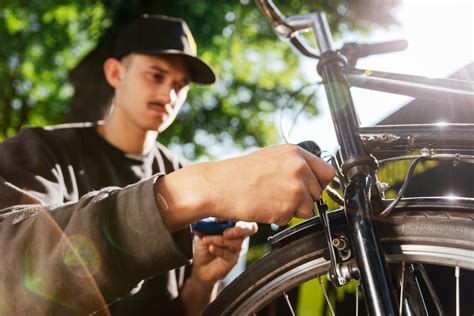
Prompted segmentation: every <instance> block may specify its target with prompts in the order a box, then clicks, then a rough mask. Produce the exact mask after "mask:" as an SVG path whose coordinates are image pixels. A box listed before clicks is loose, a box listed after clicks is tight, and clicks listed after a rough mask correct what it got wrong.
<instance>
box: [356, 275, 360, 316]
mask: <svg viewBox="0 0 474 316" xmlns="http://www.w3.org/2000/svg"><path fill="white" fill-rule="evenodd" d="M359 285H360V281H358V282H357V283H356V316H359Z"/></svg>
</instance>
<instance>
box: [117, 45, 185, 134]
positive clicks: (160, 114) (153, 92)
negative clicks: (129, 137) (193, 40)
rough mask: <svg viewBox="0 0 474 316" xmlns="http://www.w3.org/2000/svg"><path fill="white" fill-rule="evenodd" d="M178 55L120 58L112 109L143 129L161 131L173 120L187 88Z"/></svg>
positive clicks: (183, 70) (182, 64)
mask: <svg viewBox="0 0 474 316" xmlns="http://www.w3.org/2000/svg"><path fill="white" fill-rule="evenodd" d="M188 83H189V72H188V70H187V68H186V65H185V63H184V61H183V59H182V58H181V57H180V56H173V55H166V56H160V57H155V56H149V55H139V54H131V55H129V56H127V57H126V58H124V59H122V61H121V79H120V82H119V83H118V85H117V86H116V87H115V107H116V109H115V111H119V112H121V113H120V115H121V116H122V118H123V119H125V120H127V121H128V122H130V123H132V124H133V125H134V126H136V127H138V128H139V129H141V130H143V131H159V132H161V131H164V130H165V129H166V128H167V127H168V126H170V125H171V123H173V121H174V119H175V118H176V115H177V114H178V112H179V110H180V109H181V106H182V105H183V103H184V101H185V99H186V96H187V93H188V90H189V86H188Z"/></svg>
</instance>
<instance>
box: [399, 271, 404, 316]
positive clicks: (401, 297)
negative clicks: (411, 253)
mask: <svg viewBox="0 0 474 316" xmlns="http://www.w3.org/2000/svg"><path fill="white" fill-rule="evenodd" d="M401 274H402V275H401V278H400V305H399V311H398V314H399V315H400V316H402V312H403V291H404V290H405V262H402V272H401Z"/></svg>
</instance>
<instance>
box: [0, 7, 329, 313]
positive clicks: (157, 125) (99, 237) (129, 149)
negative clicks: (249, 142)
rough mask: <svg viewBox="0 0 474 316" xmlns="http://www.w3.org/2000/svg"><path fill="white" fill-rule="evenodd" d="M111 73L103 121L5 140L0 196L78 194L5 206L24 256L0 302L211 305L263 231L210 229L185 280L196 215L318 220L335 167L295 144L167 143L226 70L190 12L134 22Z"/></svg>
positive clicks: (10, 236)
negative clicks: (188, 152)
mask: <svg viewBox="0 0 474 316" xmlns="http://www.w3.org/2000/svg"><path fill="white" fill-rule="evenodd" d="M154 39H155V40H154ZM104 72H105V75H106V78H107V81H108V82H109V83H110V84H111V85H112V87H113V88H114V89H115V98H114V101H113V105H112V109H111V113H110V115H109V116H108V117H107V118H106V119H105V121H104V122H103V123H101V124H99V125H95V124H80V125H74V126H71V125H69V126H62V127H53V128H43V129H41V128H36V129H27V130H24V131H22V132H21V133H19V135H17V136H16V137H14V138H12V139H10V140H8V141H6V142H5V143H3V144H2V145H1V147H0V175H1V177H3V178H4V180H3V181H0V206H2V207H6V206H12V205H16V204H23V203H32V202H36V203H39V204H43V205H45V204H61V203H65V202H73V203H67V204H65V205H60V206H59V207H45V206H40V207H26V208H25V207H16V206H14V207H13V208H10V209H8V210H6V211H4V212H3V213H2V218H3V221H2V222H1V224H2V229H1V231H0V237H1V239H0V251H1V253H2V254H8V257H2V258H1V259H0V262H1V263H11V265H8V264H3V265H2V266H4V267H5V266H8V267H9V268H6V269H1V270H0V293H4V294H0V312H2V308H3V309H4V312H5V313H7V314H8V313H26V312H28V313H31V312H32V311H36V312H39V313H48V314H49V313H70V312H76V313H90V312H92V311H95V310H98V309H100V308H102V307H103V306H104V305H106V304H112V305H111V307H110V308H111V311H112V312H113V313H114V314H128V313H131V312H135V313H137V312H138V313H142V314H144V313H155V314H156V313H162V314H163V313H164V314H168V313H181V314H200V313H201V311H202V310H203V309H204V308H205V306H206V305H207V304H208V302H209V300H210V297H211V292H212V289H213V286H214V284H215V282H216V281H217V280H218V279H220V278H222V277H223V276H224V275H225V274H226V273H227V272H228V271H229V270H230V268H231V267H232V266H233V264H235V262H236V260H237V257H238V253H239V249H240V245H241V242H242V240H243V238H245V237H246V236H248V235H250V234H252V233H254V232H255V230H256V228H255V226H252V225H250V226H248V227H247V228H245V227H236V228H232V229H228V230H227V231H226V232H225V234H224V236H217V237H210V236H207V237H204V238H203V239H202V240H200V241H199V242H198V243H197V244H196V248H195V253H194V266H193V270H192V273H191V276H190V277H189V278H187V279H186V280H185V281H183V278H184V276H183V275H177V274H176V272H172V273H165V272H166V271H167V270H169V269H171V268H175V267H178V266H180V265H182V264H184V263H186V258H187V257H188V258H189V256H190V248H189V245H190V241H189V239H190V237H191V235H190V233H189V229H187V228H186V227H187V225H189V224H190V223H192V222H194V221H196V220H198V219H200V218H204V217H207V216H218V217H223V218H231V219H242V220H250V221H252V220H257V221H260V222H266V223H271V222H275V223H278V224H282V223H286V222H287V221H288V220H289V219H290V218H291V216H292V215H293V214H294V213H295V212H296V213H295V214H296V215H297V216H300V217H309V216H311V215H312V207H313V201H314V200H316V199H318V198H319V197H320V194H321V189H322V187H323V186H324V185H325V184H326V183H327V182H328V181H330V179H331V178H332V177H333V176H334V171H333V170H332V168H331V167H330V166H329V165H327V164H326V163H324V162H323V161H321V160H319V159H317V158H316V157H314V156H312V155H311V154H309V153H307V152H304V151H303V150H300V149H298V148H296V147H294V146H277V147H274V148H267V149H263V150H260V151H258V152H255V153H253V154H250V155H247V156H244V157H240V158H234V159H229V160H224V161H221V162H214V163H203V164H196V165H192V166H189V167H185V168H181V167H182V164H181V162H180V161H179V160H178V159H176V158H175V157H173V156H172V155H171V154H170V153H169V152H168V151H167V150H166V149H165V148H164V147H163V146H161V145H159V144H157V143H156V138H157V136H158V133H159V132H161V131H163V130H165V129H166V127H168V126H169V125H170V124H171V123H172V122H173V120H174V118H175V116H176V114H177V113H178V112H179V109H180V107H181V105H182V104H183V102H184V100H185V98H186V94H187V91H188V89H189V86H188V84H189V82H196V83H204V84H205V83H212V82H213V81H214V80H215V76H214V74H213V72H212V70H211V69H210V67H209V66H207V65H206V64H205V63H204V62H202V61H201V60H200V59H198V58H197V57H196V47H195V44H194V41H193V39H192V35H191V33H190V32H189V29H188V28H187V26H186V24H185V23H184V21H182V20H179V19H174V18H165V17H154V16H148V17H144V18H142V19H140V20H138V21H137V22H135V23H133V24H132V25H131V26H130V27H129V28H127V30H125V32H124V33H122V34H121V36H120V37H119V41H118V43H117V47H116V55H115V58H111V59H108V60H107V61H106V62H105V65H104ZM178 169H179V170H178ZM156 173H159V174H161V175H165V176H158V177H157V176H155V177H152V175H153V174H156ZM149 177H152V178H151V179H148V180H144V181H141V182H138V183H137V184H135V185H132V186H128V187H126V188H124V189H117V188H106V189H103V188H105V187H110V186H111V185H115V186H119V187H123V186H126V185H128V184H131V183H135V182H137V181H140V180H142V179H147V178H149ZM228 179H232V181H228ZM12 184H13V185H12ZM14 185H15V186H14ZM257 188H258V189H257ZM101 189H102V190H101ZM92 190H101V191H98V192H92V193H88V192H89V191H92ZM81 197H82V198H81ZM79 198H81V199H80V200H79ZM15 249H16V251H15ZM18 249H23V250H22V251H20V252H19V253H18ZM19 267H21V268H19ZM19 270H20V271H19ZM178 274H179V273H178ZM144 279H146V281H145V282H140V280H144ZM178 283H180V284H178ZM183 283H184V285H182V284H183ZM137 284H138V286H137ZM181 285H182V287H181ZM178 289H179V292H178ZM130 291H131V292H132V297H130V296H129V297H128V299H127V298H125V299H121V300H117V298H120V297H124V296H126V294H127V293H129V292H130ZM2 295H3V296H2ZM130 298H132V299H130ZM191 300H192V303H193V306H192V308H190V307H191ZM3 302H8V305H5V304H3ZM2 304H3V305H2ZM4 306H5V307H4Z"/></svg>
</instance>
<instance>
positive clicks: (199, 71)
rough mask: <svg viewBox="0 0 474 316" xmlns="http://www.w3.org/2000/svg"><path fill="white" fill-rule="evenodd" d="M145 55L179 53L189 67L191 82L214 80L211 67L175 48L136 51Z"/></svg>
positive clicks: (201, 82)
mask: <svg viewBox="0 0 474 316" xmlns="http://www.w3.org/2000/svg"><path fill="white" fill-rule="evenodd" d="M137 53H142V54H146V55H153V56H163V55H179V56H181V57H182V58H183V59H184V60H185V62H186V64H187V66H188V69H189V72H190V76H191V82H194V83H199V84H211V83H214V82H216V74H215V73H214V71H213V70H212V68H211V67H210V66H209V65H208V64H206V63H205V62H204V61H202V60H201V59H200V58H198V57H195V56H191V55H188V54H186V53H183V52H182V51H177V50H161V51H137Z"/></svg>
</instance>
